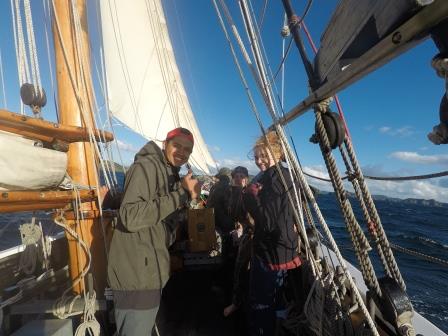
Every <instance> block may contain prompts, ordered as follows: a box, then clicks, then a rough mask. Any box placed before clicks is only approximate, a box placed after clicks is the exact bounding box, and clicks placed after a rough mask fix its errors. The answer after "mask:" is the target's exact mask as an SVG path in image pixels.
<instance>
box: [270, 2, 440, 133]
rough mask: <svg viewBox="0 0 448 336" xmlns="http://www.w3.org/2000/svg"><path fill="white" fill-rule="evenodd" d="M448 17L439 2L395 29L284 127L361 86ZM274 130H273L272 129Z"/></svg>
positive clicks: (301, 107) (295, 109) (292, 114)
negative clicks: (319, 104)
mask: <svg viewBox="0 0 448 336" xmlns="http://www.w3.org/2000/svg"><path fill="white" fill-rule="evenodd" d="M447 17H448V1H446V0H436V1H434V2H433V3H432V4H430V5H428V6H426V7H425V8H423V9H422V10H421V11H419V12H418V13H417V14H415V15H414V16H413V17H412V18H410V19H409V20H408V21H406V22H405V23H404V24H403V25H401V26H400V27H398V28H397V29H395V30H394V31H393V32H392V33H391V34H389V35H388V36H386V37H385V38H384V39H383V40H381V41H380V42H379V43H378V44H377V45H375V46H374V47H372V48H371V49H370V50H369V51H367V52H366V53H365V54H364V55H362V56H361V57H359V58H358V59H356V60H354V61H353V62H352V63H351V65H350V66H349V67H347V69H346V70H344V71H342V72H341V74H340V75H339V76H338V77H336V78H334V79H333V80H330V81H328V82H327V83H325V84H323V85H322V86H321V87H319V88H318V89H316V90H314V91H313V92H312V93H311V94H310V95H309V96H308V97H307V98H305V99H304V100H303V101H302V102H300V103H299V104H298V105H296V106H295V107H293V108H292V109H291V110H290V111H289V112H288V113H286V115H285V116H284V117H282V118H280V119H279V121H278V122H279V123H280V124H282V125H285V124H288V123H289V122H291V121H292V120H294V119H295V118H297V117H299V116H301V115H302V114H304V113H305V112H306V111H308V110H309V109H310V108H311V107H312V106H313V104H315V103H317V102H319V101H321V100H323V99H326V98H328V97H331V96H333V95H335V94H336V93H337V92H338V91H340V90H342V89H344V88H346V87H347V86H349V85H351V84H353V83H355V82H357V81H358V80H360V79H361V78H363V77H365V76H366V75H367V74H369V73H370V72H372V71H374V70H376V69H378V68H380V67H381V66H383V65H384V64H386V63H387V62H389V61H390V60H392V59H393V58H395V57H397V56H399V55H400V54H402V53H403V52H405V51H406V50H408V49H409V48H411V47H412V46H414V45H415V43H418V42H420V41H421V40H422V39H423V38H424V37H426V36H427V35H428V31H429V29H430V28H432V27H434V26H435V25H437V24H438V23H439V22H441V21H442V20H443V19H445V18H447ZM271 127H272V126H271Z"/></svg>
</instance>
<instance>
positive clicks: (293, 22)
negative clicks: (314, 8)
mask: <svg viewBox="0 0 448 336" xmlns="http://www.w3.org/2000/svg"><path fill="white" fill-rule="evenodd" d="M299 22H300V18H299V17H298V16H297V15H293V16H291V18H290V19H289V28H293V27H295V26H296V24H298V23H299Z"/></svg>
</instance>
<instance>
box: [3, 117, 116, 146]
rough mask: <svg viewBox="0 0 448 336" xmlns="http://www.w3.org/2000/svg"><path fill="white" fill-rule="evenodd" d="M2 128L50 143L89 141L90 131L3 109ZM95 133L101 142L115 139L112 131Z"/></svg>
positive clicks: (94, 131) (95, 131)
mask: <svg viewBox="0 0 448 336" xmlns="http://www.w3.org/2000/svg"><path fill="white" fill-rule="evenodd" d="M0 130H2V131H6V132H11V133H14V134H18V135H22V136H24V137H26V138H29V139H32V140H41V141H44V142H50V143H51V142H54V141H55V140H60V141H65V142H77V141H89V133H88V131H87V129H86V128H82V127H77V126H69V125H61V124H58V123H53V122H50V121H45V120H42V119H36V118H32V117H27V116H25V115H23V114H18V113H13V112H9V111H6V110H1V109H0ZM93 134H94V136H95V139H96V140H97V141H99V142H103V141H112V140H113V139H114V136H113V135H112V133H110V132H106V131H100V130H97V129H95V130H93Z"/></svg>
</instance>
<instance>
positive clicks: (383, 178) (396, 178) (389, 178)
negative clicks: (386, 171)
mask: <svg viewBox="0 0 448 336" xmlns="http://www.w3.org/2000/svg"><path fill="white" fill-rule="evenodd" d="M303 173H304V174H305V175H306V176H309V177H311V178H314V179H316V180H321V181H325V182H331V180H330V179H328V178H324V177H320V176H316V175H313V174H310V173H307V172H303ZM363 176H364V178H366V179H368V180H376V181H413V180H427V179H432V178H437V177H443V176H448V170H445V171H441V172H439V173H431V174H424V175H411V176H370V175H363ZM350 178H351V177H350V176H348V175H346V176H343V177H342V179H343V180H346V179H350Z"/></svg>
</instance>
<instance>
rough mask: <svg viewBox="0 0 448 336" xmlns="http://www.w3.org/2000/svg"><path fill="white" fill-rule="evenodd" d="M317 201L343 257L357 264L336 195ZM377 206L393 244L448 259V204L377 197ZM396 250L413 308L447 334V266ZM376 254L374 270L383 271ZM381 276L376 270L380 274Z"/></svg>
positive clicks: (359, 216) (354, 206)
mask: <svg viewBox="0 0 448 336" xmlns="http://www.w3.org/2000/svg"><path fill="white" fill-rule="evenodd" d="M317 200H318V203H319V206H320V208H321V210H322V213H323V214H324V217H325V219H326V221H327V224H328V225H329V226H330V228H331V231H332V233H333V236H334V238H335V240H336V242H337V243H338V245H339V247H340V248H341V252H342V254H343V256H344V257H345V258H346V259H347V260H349V261H350V262H351V263H352V264H353V265H357V261H356V257H355V254H354V252H353V250H352V249H351V243H350V237H349V234H348V232H347V231H346V229H345V224H344V222H343V219H342V216H341V212H340V210H339V206H338V204H337V202H336V200H335V199H334V195H333V194H325V195H319V196H318V198H317ZM351 203H352V205H353V208H354V210H355V215H356V217H357V218H358V220H359V222H360V223H361V225H362V223H363V221H362V220H361V219H362V213H361V211H360V208H359V206H357V202H356V200H351ZM375 205H376V208H377V210H378V213H379V215H380V218H381V222H382V224H383V227H384V229H385V231H386V234H387V237H388V239H389V241H390V242H391V243H394V244H396V245H399V246H402V247H404V248H407V249H410V250H415V251H418V252H420V253H424V254H426V255H430V256H433V257H436V258H440V259H444V260H448V204H445V205H444V206H440V207H439V206H426V205H416V204H408V203H406V202H392V201H389V200H377V201H375ZM372 248H374V246H373V244H372ZM393 252H394V255H395V258H396V261H397V263H398V266H399V268H400V271H401V274H402V276H403V278H404V280H405V283H406V286H407V293H408V295H409V297H410V298H411V301H412V304H413V306H414V309H415V310H416V311H417V312H419V313H420V314H421V315H423V316H424V317H425V318H427V319H428V320H429V321H431V322H432V323H433V324H435V325H436V326H438V327H439V328H440V329H441V330H443V331H444V332H446V333H448V290H447V284H448V267H444V266H442V265H440V264H436V263H432V262H429V261H426V260H423V259H418V258H416V257H414V256H410V255H408V254H403V253H401V252H398V251H395V250H394V251H393ZM375 256H376V255H375V254H372V258H374V265H375V269H376V270H381V267H380V263H379V261H378V258H375ZM381 275H382V273H380V272H378V273H377V276H381Z"/></svg>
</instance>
